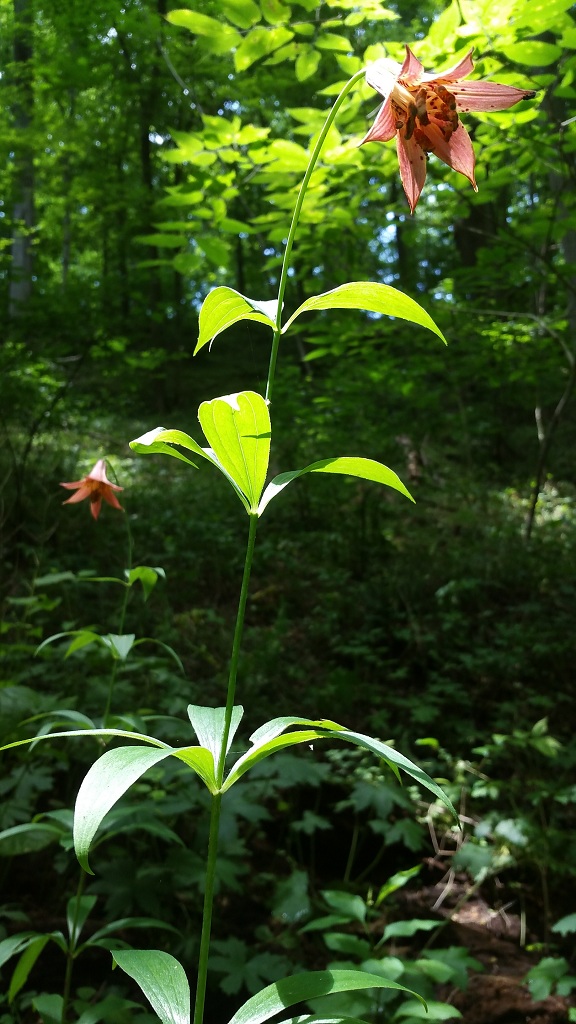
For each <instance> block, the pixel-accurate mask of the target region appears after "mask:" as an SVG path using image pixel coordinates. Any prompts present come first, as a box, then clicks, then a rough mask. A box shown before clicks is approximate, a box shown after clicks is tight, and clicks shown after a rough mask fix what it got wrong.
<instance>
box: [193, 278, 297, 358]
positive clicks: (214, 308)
mask: <svg viewBox="0 0 576 1024" xmlns="http://www.w3.org/2000/svg"><path fill="white" fill-rule="evenodd" d="M276 308H277V303H276V300H275V299H273V300H269V301H266V302H258V301H257V300H256V299H249V298H248V297H247V296H246V295H241V294H240V292H237V291H234V289H233V288H214V289H213V291H211V292H209V293H208V295H207V296H206V298H205V299H204V302H203V303H202V308H201V310H200V318H199V324H198V330H199V333H198V341H197V343H196V348H195V349H194V353H193V354H194V355H196V353H197V352H199V351H200V349H201V348H203V347H204V345H207V344H208V343H209V342H212V341H214V338H215V337H216V336H217V335H218V334H221V332H222V331H225V330H226V328H227V327H231V326H232V324H235V323H237V322H238V321H239V320H256V321H257V322H258V323H260V324H267V325H268V327H271V328H272V330H273V331H275V330H276V324H275V322H274V320H273V319H272V317H273V316H275V315H276Z"/></svg>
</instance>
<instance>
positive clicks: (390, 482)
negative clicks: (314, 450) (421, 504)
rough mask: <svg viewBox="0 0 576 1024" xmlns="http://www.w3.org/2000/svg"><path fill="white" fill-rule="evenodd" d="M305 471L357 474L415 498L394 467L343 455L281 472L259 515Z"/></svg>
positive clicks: (261, 502)
mask: <svg viewBox="0 0 576 1024" xmlns="http://www.w3.org/2000/svg"><path fill="white" fill-rule="evenodd" d="M305 473H337V474H342V475H344V476H356V477H360V478H361V479H362V480H373V481H374V482H375V483H379V484H385V485H386V486H387V487H392V488H394V490H395V491H400V493H401V494H404V495H405V496H406V497H407V498H409V499H410V501H414V498H413V497H412V495H411V494H410V492H409V491H408V490H407V489H406V487H405V486H404V484H403V483H402V481H401V479H400V477H399V476H397V475H396V473H394V471H393V470H392V469H388V467H387V466H384V465H383V464H382V463H381V462H375V461H374V459H362V458H354V457H347V456H343V457H340V458H333V459H322V460H321V461H320V462H313V463H312V464H311V465H310V466H305V467H304V469H294V470H291V471H290V472H288V473H280V474H279V475H278V476H275V477H274V479H273V480H271V481H270V483H269V484H268V486H267V488H266V490H265V491H264V494H263V495H262V499H261V501H260V504H259V506H258V515H259V516H261V515H262V513H263V512H264V510H265V508H266V506H267V505H268V504H269V503H270V502H271V501H272V498H275V497H276V495H277V494H279V493H280V491H282V490H283V489H284V488H285V487H286V486H287V485H288V484H289V483H291V482H292V480H296V479H297V478H298V477H299V476H303V475H304V474H305Z"/></svg>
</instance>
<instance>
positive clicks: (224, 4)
mask: <svg viewBox="0 0 576 1024" xmlns="http://www.w3.org/2000/svg"><path fill="white" fill-rule="evenodd" d="M220 7H221V8H222V12H223V14H224V15H225V16H226V17H227V18H228V21H231V22H232V24H233V25H237V26H238V28H251V27H252V25H255V24H256V23H257V22H258V21H260V18H261V16H262V15H261V12H260V8H259V7H258V4H255V3H254V0H220Z"/></svg>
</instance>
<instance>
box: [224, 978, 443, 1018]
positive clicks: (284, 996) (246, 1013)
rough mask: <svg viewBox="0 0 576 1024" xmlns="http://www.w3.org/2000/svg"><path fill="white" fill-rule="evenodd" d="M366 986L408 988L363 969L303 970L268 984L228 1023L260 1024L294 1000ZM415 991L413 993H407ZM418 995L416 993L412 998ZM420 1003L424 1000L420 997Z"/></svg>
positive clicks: (368, 987)
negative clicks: (300, 972) (367, 972)
mask: <svg viewBox="0 0 576 1024" xmlns="http://www.w3.org/2000/svg"><path fill="white" fill-rule="evenodd" d="M370 988H392V989H396V990H397V991H399V992H408V991H409V989H406V988H405V987H404V986H403V985H400V984H398V982H395V981H388V980H387V979H386V978H380V977H378V976H377V975H375V974H366V973H365V972H363V971H346V970H343V971H338V970H336V971H306V972H303V973H302V974H294V975H293V976H292V977H290V978H283V979H282V981H277V982H275V984H273V985H268V987H267V988H264V989H262V991H261V992H258V993H257V994H256V995H255V996H252V998H251V999H248V1000H247V1002H245V1003H244V1005H243V1006H241V1007H240V1009H239V1010H238V1011H237V1012H236V1013H235V1014H234V1016H233V1017H232V1018H231V1020H230V1021H229V1024H263V1022H264V1021H266V1020H269V1019H270V1017H274V1016H275V1015H276V1014H277V1013H280V1012H281V1011H282V1010H284V1009H286V1008H287V1007H289V1006H294V1004H295V1003H300V1002H307V1001H308V1000H309V999H317V998H318V997H319V996H326V995H330V994H331V993H336V992H354V991H359V990H362V989H370ZM410 994H411V995H415V993H410ZM419 998H420V997H419V996H417V995H416V999H419ZM421 1002H422V1004H423V1005H426V1004H425V1003H424V1000H421Z"/></svg>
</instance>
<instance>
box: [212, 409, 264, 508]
mask: <svg viewBox="0 0 576 1024" xmlns="http://www.w3.org/2000/svg"><path fill="white" fill-rule="evenodd" d="M198 419H199V420H200V424H201V426H202V430H203V431H204V433H205V435H206V439H207V441H208V443H209V444H210V446H211V448H212V451H213V453H214V455H215V456H216V458H217V460H218V463H219V464H220V467H221V468H222V470H223V471H224V473H225V474H226V475H227V476H228V477H229V478H230V479H231V480H232V481H233V482H234V484H235V485H236V487H237V488H238V489H239V491H240V492H241V494H243V495H244V496H245V500H244V501H243V504H244V505H245V506H246V508H247V510H248V512H250V513H253V514H255V513H256V511H257V507H258V502H259V500H260V496H261V494H262V490H263V487H264V483H265V480H266V473H267V472H268V458H269V455H270V413H269V412H268V405H267V403H266V401H265V399H264V398H262V395H258V394H257V393H256V392H255V391H241V392H239V393H238V394H235V395H225V396H224V397H223V398H214V399H213V400H212V401H211V402H202V405H201V406H200V408H199V410H198Z"/></svg>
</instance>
